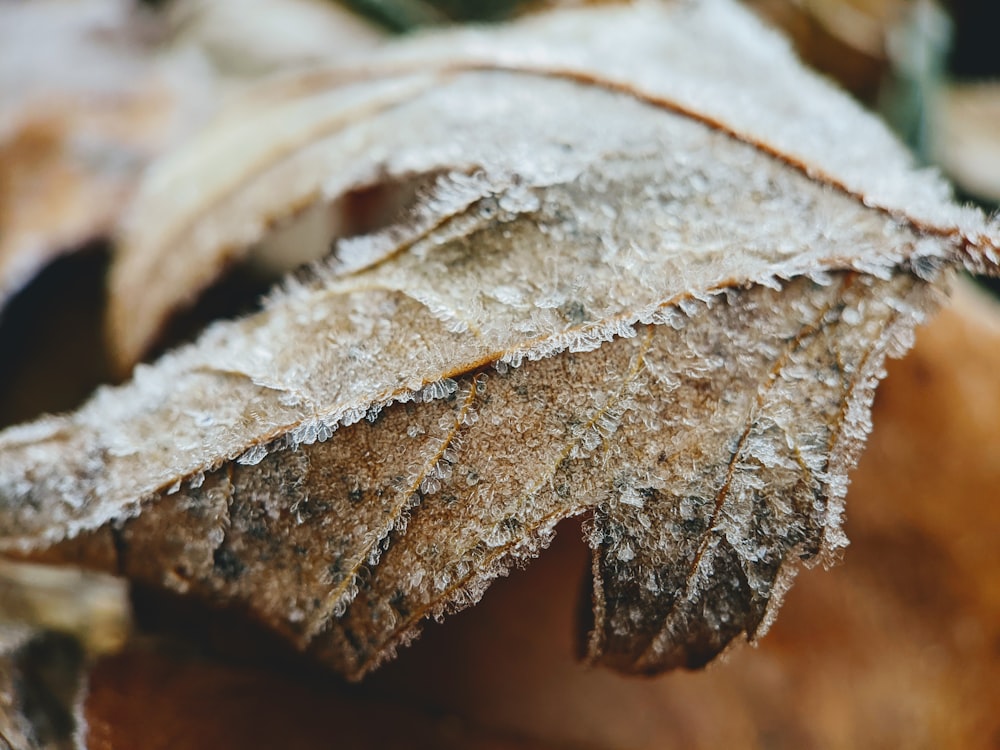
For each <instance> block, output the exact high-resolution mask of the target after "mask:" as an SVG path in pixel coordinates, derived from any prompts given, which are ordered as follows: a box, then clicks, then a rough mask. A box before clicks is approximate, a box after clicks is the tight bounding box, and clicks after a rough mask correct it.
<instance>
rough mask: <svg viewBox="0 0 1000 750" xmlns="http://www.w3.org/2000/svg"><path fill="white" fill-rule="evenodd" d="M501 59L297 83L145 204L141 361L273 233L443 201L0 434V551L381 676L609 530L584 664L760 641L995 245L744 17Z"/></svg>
mask: <svg viewBox="0 0 1000 750" xmlns="http://www.w3.org/2000/svg"><path fill="white" fill-rule="evenodd" d="M556 30H558V31H559V34H560V35H559V36H558V37H557V36H556ZM494 33H495V38H496V40H498V41H496V42H495V43H494V42H493V41H491V37H490V36H486V35H485V34H484V33H481V34H479V35H476V34H471V35H458V36H453V37H446V38H444V39H438V38H433V37H432V38H430V39H428V40H424V41H419V42H417V43H415V44H414V45H412V46H409V47H403V48H402V49H401V50H399V51H392V50H388V51H387V52H386V53H385V58H383V60H382V61H381V62H379V63H373V64H372V65H371V66H370V68H369V70H368V71H367V72H366V73H364V74H363V75H361V76H360V77H359V76H358V75H351V74H343V73H340V72H333V73H323V72H320V73H317V74H315V75H314V76H312V77H308V78H305V79H296V80H293V81H291V82H288V81H286V82H284V83H282V84H278V85H277V86H276V87H272V88H269V89H267V90H265V91H264V92H263V93H261V94H259V95H258V98H257V99H256V101H257V104H258V105H260V106H261V107H262V109H259V110H254V109H253V107H254V101H255V99H254V98H253V97H251V98H250V99H248V100H246V103H245V104H244V105H243V106H245V107H248V109H242V110H238V111H237V113H236V114H235V115H233V116H232V117H231V118H230V119H228V120H226V119H223V120H222V121H220V123H219V125H218V129H217V130H214V131H212V132H211V133H209V134H208V135H206V137H205V138H204V139H203V140H202V141H200V142H199V143H196V144H194V145H193V146H192V147H191V148H190V149H189V150H186V151H184V152H183V153H181V154H178V155H177V156H176V157H175V158H174V159H173V160H172V161H170V162H167V163H165V164H161V165H160V166H159V167H157V168H155V169H154V170H153V172H152V173H151V175H150V176H149V179H148V181H147V182H146V184H145V186H144V193H143V195H142V196H141V198H140V201H139V203H138V204H137V205H136V207H135V209H134V210H133V212H132V213H131V216H130V220H129V222H128V225H127V231H126V235H125V237H126V239H125V246H124V247H125V249H124V254H123V256H122V260H121V261H120V264H119V266H118V268H117V270H116V272H115V277H114V279H113V288H114V297H113V299H112V305H113V306H112V318H111V320H112V329H113V332H114V333H115V335H116V336H117V338H118V341H119V356H120V358H121V360H122V361H123V362H124V363H129V362H131V361H132V360H134V359H135V358H137V357H138V356H140V355H141V353H142V352H143V351H144V350H145V348H146V347H147V346H148V345H149V343H150V341H151V337H153V336H154V335H155V333H156V331H157V329H158V328H159V327H160V326H162V324H163V322H164V320H165V319H166V317H167V316H168V315H169V314H170V312H171V310H173V309H174V308H175V307H176V306H177V305H178V304H179V303H180V302H181V301H182V300H183V299H184V298H185V297H190V296H191V295H193V294H196V293H197V292H198V290H199V289H200V288H202V287H203V286H204V285H205V284H206V283H207V282H208V281H209V280H210V279H211V278H212V277H213V276H214V275H215V274H216V273H218V269H219V268H220V267H221V266H222V265H223V263H224V262H226V261H227V260H232V259H234V258H239V257H245V256H246V255H247V254H248V253H250V252H251V249H252V247H253V246H254V245H258V244H259V243H261V242H266V241H267V240H268V237H267V229H268V226H269V225H270V224H272V223H274V222H281V221H285V220H287V219H289V218H290V217H291V216H292V215H293V214H294V213H295V212H296V211H300V210H302V209H305V208H307V207H314V208H315V207H317V206H318V207H319V209H318V210H319V214H318V215H319V218H320V220H321V221H320V225H321V226H320V231H319V232H318V234H317V235H316V236H318V237H320V239H321V241H320V242H319V246H320V247H321V248H322V247H325V246H326V244H327V243H328V242H330V241H332V240H333V239H336V237H337V235H338V233H339V229H338V222H337V220H330V222H329V223H328V224H326V225H325V226H324V225H323V223H322V219H323V212H324V211H325V208H324V207H325V206H326V205H327V204H328V203H330V202H332V203H333V204H334V205H336V202H337V201H338V200H341V199H342V198H343V197H344V196H347V195H350V194H351V193H352V191H357V190H359V189H368V188H371V187H372V186H376V185H379V184H382V183H389V184H395V185H396V186H398V187H399V188H400V189H398V190H394V191H391V192H393V193H394V194H396V195H405V196H409V195H411V194H412V195H413V196H414V198H413V206H412V208H411V210H410V212H409V213H408V214H404V215H402V216H401V217H400V218H399V219H398V220H397V221H395V222H392V223H390V224H389V225H388V226H386V227H385V228H384V229H382V230H381V231H375V232H373V233H369V234H366V235H363V236H359V237H355V238H349V239H344V240H342V241H340V242H338V244H337V246H336V252H335V255H334V257H333V258H332V259H331V260H329V261H326V262H324V263H321V264H318V265H317V266H316V267H315V268H313V269H312V271H311V272H309V273H308V274H300V275H299V276H297V277H295V278H294V279H290V280H288V281H286V283H285V285H284V288H283V289H282V290H280V291H278V292H275V293H274V294H272V296H271V298H270V299H269V300H268V301H267V303H266V304H265V306H264V309H263V310H262V311H261V312H259V313H257V314H255V315H252V316H249V317H247V318H245V319H242V320H238V321H231V322H222V323H217V324H216V325H214V326H212V327H211V328H210V329H209V330H207V331H206V332H205V333H204V334H203V335H202V336H201V337H200V339H199V340H198V341H197V342H196V343H195V344H193V345H190V346H187V347H184V348H181V349H179V350H176V351H175V352H173V353H170V354H168V355H166V356H165V357H163V358H162V359H161V360H159V361H158V362H157V363H156V364H155V365H153V366H145V365H140V366H139V367H138V368H137V369H136V371H135V374H134V377H133V380H132V381H131V382H130V383H128V384H126V385H124V386H122V387H119V388H114V389H105V390H102V391H100V392H99V393H98V394H96V395H95V397H94V398H93V399H92V400H91V401H90V402H89V403H88V404H87V405H85V406H84V407H83V408H82V409H80V410H79V411H78V412H76V413H75V414H72V415H68V416H63V417H50V418H45V419H43V420H39V421H38V422H35V423H32V424H28V425H24V426H21V427H17V428H13V429H11V430H8V431H6V432H4V433H2V434H0V518H2V519H3V522H2V524H0V528H2V534H0V549H3V550H5V551H6V552H7V553H8V554H17V555H27V556H37V557H44V558H46V559H63V560H66V561H72V562H82V563H84V564H88V565H92V566H97V567H103V568H106V569H109V570H112V571H115V572H118V573H120V574H122V575H125V576H128V577H129V578H132V579H133V580H136V581H139V582H142V583H144V584H147V585H151V586H156V587H161V588H166V589H170V590H174V591H179V592H181V593H185V594H189V595H192V596H196V597H198V598H201V599H205V600H208V601H211V602H214V603H217V604H227V605H230V606H235V607H238V608H240V609H243V610H246V611H249V612H250V613H251V614H252V615H253V616H254V617H256V618H257V619H259V620H260V621H262V622H263V623H264V624H266V625H267V626H268V627H270V628H271V629H273V630H274V631H276V632H277V633H279V634H281V635H282V636H284V637H285V638H287V639H288V640H289V641H290V642H291V643H292V644H293V645H295V646H296V647H297V648H298V649H300V650H302V651H305V652H308V653H310V654H313V655H315V656H316V657H317V658H319V659H320V660H322V661H323V662H324V663H326V664H328V665H330V666H332V667H334V668H335V669H337V670H339V671H340V672H342V673H344V674H345V675H347V676H349V677H352V678H359V677H361V676H362V675H364V674H365V673H366V672H367V671H368V670H370V669H371V668H373V667H374V666H376V665H377V664H379V663H380V662H382V661H383V660H385V659H386V658H388V657H389V656H391V655H392V654H393V653H394V652H395V650H396V648H397V647H398V646H399V645H401V644H404V643H406V642H408V641H409V640H410V639H412V638H413V637H414V635H415V634H416V632H417V630H418V628H419V626H420V624H421V623H422V622H423V621H424V620H425V619H426V618H427V617H428V616H434V617H439V616H441V615H443V614H445V613H447V612H450V611H453V610H456V609H459V608H462V607H464V606H466V605H468V604H470V603H473V602H475V601H477V600H478V599H479V597H480V596H481V595H482V593H483V591H484V590H485V589H486V587H487V586H488V584H489V583H490V581H491V580H493V579H494V578H495V577H496V576H498V575H502V574H504V573H505V572H506V571H507V570H509V569H510V567H511V566H513V565H517V564H520V563H523V562H524V561H526V560H527V559H529V558H531V557H533V556H534V555H536V554H537V553H538V551H539V550H540V549H541V548H542V547H544V546H545V545H547V544H548V543H549V541H550V540H551V538H552V534H553V532H554V528H555V526H556V524H557V523H558V522H559V521H560V520H562V519H565V518H568V517H571V516H577V515H580V514H588V520H587V522H586V525H585V529H586V538H587V541H588V543H589V545H590V546H591V548H592V551H593V575H594V594H593V604H594V607H593V609H594V622H593V627H592V629H591V632H590V634H589V637H588V645H587V651H588V658H589V659H590V661H592V662H597V663H604V664H608V665H610V666H613V667H615V668H617V669H619V670H622V671H626V672H642V673H654V672H658V671H662V670H664V669H669V668H672V667H677V666H687V667H693V666H700V665H702V664H704V663H705V662H706V661H708V660H709V659H711V658H712V657H713V656H715V655H716V654H717V653H718V652H719V651H720V650H722V649H723V648H725V647H726V646H727V645H728V644H729V643H731V642H732V641H733V640H734V639H736V638H738V637H740V636H744V637H746V638H747V639H750V640H753V639H755V638H757V637H758V636H759V635H760V633H762V632H763V630H764V629H766V627H767V626H768V624H769V623H770V621H771V619H772V617H773V614H774V611H775V609H776V607H777V605H778V603H779V602H780V599H781V596H782V594H783V593H784V591H785V589H786V588H787V587H788V585H789V582H790V580H791V576H792V575H793V574H794V572H795V568H796V565H797V564H798V561H799V560H802V559H806V560H810V559H830V557H831V556H832V555H833V554H834V553H835V551H836V550H837V549H838V548H839V547H841V546H843V544H844V541H845V540H844V537H843V534H842V531H841V529H840V526H841V515H842V501H843V497H844V494H845V491H846V485H847V472H848V471H849V470H850V468H851V466H853V464H854V462H855V460H856V458H857V455H858V452H859V450H860V447H861V443H862V440H863V438H864V436H865V434H866V433H867V430H868V407H869V404H870V401H871V398H872V395H873V390H874V387H875V384H876V382H877V380H878V379H879V378H880V377H881V375H882V374H883V361H884V359H885V357H886V356H888V355H898V354H901V353H902V352H904V351H905V350H906V349H907V348H908V347H909V345H910V343H911V333H912V329H913V327H914V326H915V325H916V324H917V323H919V322H921V321H922V320H923V319H924V318H925V316H926V315H927V313H928V312H929V311H931V310H932V309H933V307H934V305H935V303H936V301H937V299H938V297H939V296H940V290H942V289H944V288H945V287H946V285H947V282H948V278H949V276H950V274H951V269H953V268H955V267H957V266H960V265H962V264H965V265H967V266H969V267H974V268H990V267H992V266H993V265H994V264H995V262H996V252H997V247H998V235H997V231H996V228H995V227H992V226H989V225H987V224H986V222H985V221H984V220H983V219H982V217H981V216H980V215H978V214H976V213H975V212H972V211H963V210H961V209H959V208H957V207H955V206H953V205H951V204H950V203H948V202H947V201H946V200H944V198H943V188H942V186H941V185H940V183H939V182H938V181H937V180H936V179H935V178H933V177H931V176H928V175H922V174H919V173H917V172H915V171H914V170H913V169H912V168H911V167H910V165H909V161H908V159H907V157H906V156H905V154H904V152H903V151H902V150H901V149H900V148H899V147H898V146H896V145H895V144H894V142H893V141H892V140H891V138H890V137H889V136H888V135H887V134H886V133H885V132H884V131H883V130H882V129H881V128H880V126H878V125H877V124H876V123H875V122H873V121H871V120H870V119H868V118H867V117H866V116H865V115H864V114H862V113H861V112H860V111H858V110H857V109H856V108H855V107H854V105H852V104H850V103H849V102H848V101H847V100H846V99H845V98H843V97H841V96H840V95H838V94H836V93H835V92H833V91H831V90H829V89H828V88H826V87H825V85H824V84H822V83H821V82H819V81H817V80H816V79H814V78H812V77H811V76H809V75H808V74H806V73H805V72H802V71H801V70H799V69H797V68H795V67H794V64H793V62H792V60H791V57H790V55H789V53H788V51H787V50H786V49H785V48H784V47H782V46H781V45H780V44H779V43H778V42H777V41H776V40H775V39H774V38H772V37H771V36H769V35H768V33H767V32H765V31H764V30H763V29H762V28H760V27H759V26H757V25H756V23H755V22H754V21H752V20H751V19H750V18H749V17H747V16H745V15H744V14H742V13H740V12H738V11H737V9H736V8H734V7H732V6H731V5H730V4H729V3H727V2H722V1H721V0H716V1H713V2H708V3H704V4H696V5H689V4H685V3H677V4H666V5H664V6H650V7H644V8H642V9H638V10H636V9H625V10H622V9H616V10H600V11H589V12H581V13H579V14H565V15H559V16H555V17H553V19H548V20H543V21H537V22H532V23H531V24H529V25H528V26H527V27H526V28H517V27H515V28H513V29H511V30H506V31H498V32H494ZM556 40H558V41H556ZM549 41H552V42H553V43H552V44H551V45H548V44H547V42H549ZM719 45H735V46H736V47H737V48H738V49H740V50H741V51H742V52H743V53H744V54H742V55H734V56H733V58H732V60H735V61H737V62H733V63H730V62H726V60H720V59H716V58H707V57H706V56H705V55H704V50H706V49H712V48H715V47H718V46H719ZM664 50H666V52H664ZM657 51H659V53H657ZM646 53H650V54H646ZM727 59H729V58H727ZM598 65H599V66H600V68H601V73H600V75H598V74H597V72H596V70H595V69H596V67H597V66H598ZM402 69H405V70H406V71H407V72H406V73H401V72H399V71H400V70H402ZM749 80H757V81H760V80H765V81H768V85H767V86H765V87H763V88H762V89H755V90H754V94H755V95H754V97H753V99H752V100H751V98H750V97H749V96H748V94H747V91H746V90H745V88H744V87H745V86H746V85H748V81H749ZM338 81H344V83H343V84H342V85H334V84H335V83H337V82H338ZM790 91H794V92H795V95H794V96H791V97H790V95H789V92H790ZM265 103H266V106H264V104H265ZM254 111H256V112H257V113H258V114H259V117H247V114H248V113H249V112H254ZM876 155H877V157H878V159H879V163H878V168H877V169H874V168H873V163H874V161H873V160H874V158H875V157H876ZM167 196H170V199H167ZM313 217H314V218H315V215H313ZM326 218H327V219H330V217H329V216H327V217H326ZM334 218H336V217H334Z"/></svg>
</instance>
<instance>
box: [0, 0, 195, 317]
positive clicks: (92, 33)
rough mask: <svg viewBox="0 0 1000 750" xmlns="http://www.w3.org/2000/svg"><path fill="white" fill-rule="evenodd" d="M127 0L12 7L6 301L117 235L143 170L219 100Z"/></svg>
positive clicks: (0, 226) (3, 115)
mask: <svg viewBox="0 0 1000 750" xmlns="http://www.w3.org/2000/svg"><path fill="white" fill-rule="evenodd" d="M135 11H136V9H135V8H134V7H132V3H130V2H128V1H127V0H88V1H87V2H80V3H66V2H58V1H53V0H41V1H40V2H33V3H4V4H2V5H0V307H2V306H3V305H4V303H5V302H6V301H7V299H8V298H9V297H10V296H11V295H12V294H14V293H16V292H17V291H18V290H19V289H20V288H21V287H22V286H23V285H24V284H26V283H27V282H28V281H29V280H30V279H31V278H32V277H33V276H34V274H35V273H37V271H38V270H39V269H40V268H42V267H43V266H44V265H45V264H47V263H48V262H49V261H50V260H52V258H53V257H55V256H56V255H58V254H59V253H61V252H66V251H68V250H72V249H75V248H76V247H78V246H80V245H81V244H83V243H85V242H88V241H90V240H92V239H94V238H96V237H99V236H101V235H104V234H106V233H107V232H108V231H109V230H110V229H111V228H112V226H113V225H114V223H115V222H116V221H117V219H118V212H119V210H120V209H121V206H122V204H123V202H124V201H125V200H126V198H127V197H128V195H129V193H130V191H131V189H132V188H133V187H134V184H135V182H136V180H137V179H138V175H139V172H140V170H141V169H142V168H143V167H144V166H145V165H146V164H147V163H148V162H149V161H150V160H151V159H152V158H153V157H154V156H157V155H159V154H160V153H162V152H163V151H164V150H165V149H166V148H167V147H168V146H169V145H172V144H173V143H175V142H176V141H177V140H178V139H179V138H180V137H181V136H182V135H185V134H186V133H187V132H188V131H189V130H190V129H191V127H192V126H193V125H194V124H195V123H197V122H198V121H200V120H201V119H202V117H203V116H204V114H205V112H206V111H207V109H208V104H209V96H210V94H209V90H210V79H208V78H207V77H206V76H205V75H204V72H205V71H204V68H205V66H204V65H203V64H202V63H201V61H200V60H199V59H198V58H197V57H196V56H193V55H189V54H175V55H159V56H158V55H156V54H155V45H154V41H155V39H156V36H157V33H158V26H157V25H156V24H155V23H154V22H153V20H152V19H151V18H149V17H146V16H144V15H141V14H138V13H136V12H135Z"/></svg>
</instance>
